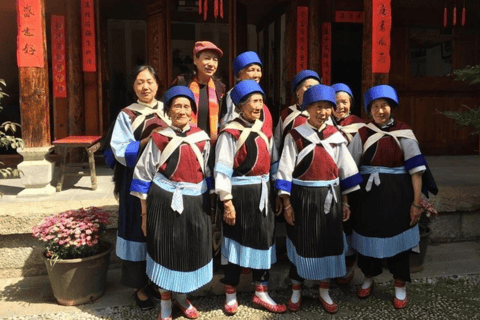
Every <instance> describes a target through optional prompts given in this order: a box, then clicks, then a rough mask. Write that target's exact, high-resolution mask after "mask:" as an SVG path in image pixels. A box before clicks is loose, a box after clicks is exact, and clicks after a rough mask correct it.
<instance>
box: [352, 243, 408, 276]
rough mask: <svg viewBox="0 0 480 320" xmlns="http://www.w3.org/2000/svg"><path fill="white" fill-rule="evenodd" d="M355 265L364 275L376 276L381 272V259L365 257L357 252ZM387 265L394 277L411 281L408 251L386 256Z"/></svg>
mask: <svg viewBox="0 0 480 320" xmlns="http://www.w3.org/2000/svg"><path fill="white" fill-rule="evenodd" d="M357 265H358V267H359V268H360V270H362V272H363V274H364V275H366V276H372V277H375V276H378V275H379V274H381V273H382V271H383V270H382V259H378V258H372V257H367V256H364V255H361V254H360V253H358V260H357ZM387 266H388V270H390V273H391V274H392V275H393V278H394V279H402V280H403V281H408V282H411V281H412V280H411V278H410V251H403V252H400V253H399V254H397V255H395V256H393V257H390V258H387Z"/></svg>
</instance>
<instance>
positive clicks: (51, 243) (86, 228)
mask: <svg viewBox="0 0 480 320" xmlns="http://www.w3.org/2000/svg"><path fill="white" fill-rule="evenodd" d="M109 222H110V213H109V212H107V211H105V210H103V209H101V208H98V207H89V208H86V209H84V208H81V209H78V210H69V211H65V212H62V213H57V214H55V215H53V216H50V217H47V218H45V219H43V221H42V222H41V223H40V224H39V225H37V226H34V227H33V228H32V235H33V236H34V237H36V238H37V239H38V240H40V241H42V242H44V245H45V257H47V258H49V259H52V260H57V259H75V258H85V257H89V256H93V255H95V254H97V253H99V251H100V250H101V248H102V243H101V240H102V238H103V236H104V234H105V230H106V226H107V224H108V223H109Z"/></svg>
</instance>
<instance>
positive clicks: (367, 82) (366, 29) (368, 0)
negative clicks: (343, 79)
mask: <svg viewBox="0 0 480 320" xmlns="http://www.w3.org/2000/svg"><path fill="white" fill-rule="evenodd" d="M363 8H364V23H363V49H362V61H363V65H362V93H364V92H365V91H367V90H368V89H369V88H371V87H372V86H374V85H379V84H388V82H389V74H388V73H372V15H373V0H364V3H363ZM361 110H362V116H363V117H364V118H365V117H366V115H365V108H364V106H363V99H362V108H361Z"/></svg>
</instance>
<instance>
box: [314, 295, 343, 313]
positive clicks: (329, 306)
mask: <svg viewBox="0 0 480 320" xmlns="http://www.w3.org/2000/svg"><path fill="white" fill-rule="evenodd" d="M318 299H319V300H320V304H321V305H322V307H323V309H325V311H327V312H328V313H332V314H334V313H337V312H338V304H336V303H335V302H334V303H327V302H325V300H323V299H322V296H320V295H318Z"/></svg>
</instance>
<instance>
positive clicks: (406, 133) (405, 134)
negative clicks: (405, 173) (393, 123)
mask: <svg viewBox="0 0 480 320" xmlns="http://www.w3.org/2000/svg"><path fill="white" fill-rule="evenodd" d="M367 128H369V129H372V130H373V131H375V132H376V133H375V134H373V135H371V136H370V137H368V139H367V141H365V144H364V146H363V153H365V151H367V150H368V148H370V147H371V146H372V145H374V144H375V143H376V142H377V141H378V140H380V139H381V138H383V136H385V135H388V136H391V137H393V138H394V139H395V141H396V142H397V144H398V146H399V147H400V149H401V150H402V151H403V149H402V145H401V144H400V141H398V138H406V139H412V140H414V141H417V139H416V138H415V135H414V134H413V131H412V130H410V129H404V130H395V131H392V132H387V131H382V130H380V129H379V128H378V127H377V126H376V125H374V124H373V123H369V124H368V125H367ZM417 142H418V141H417Z"/></svg>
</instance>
